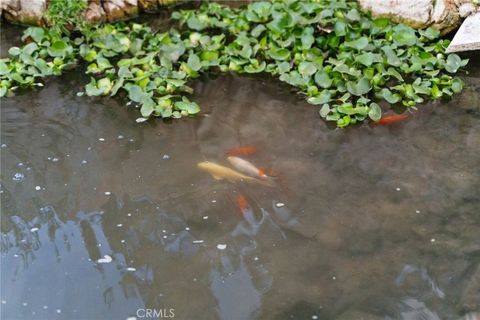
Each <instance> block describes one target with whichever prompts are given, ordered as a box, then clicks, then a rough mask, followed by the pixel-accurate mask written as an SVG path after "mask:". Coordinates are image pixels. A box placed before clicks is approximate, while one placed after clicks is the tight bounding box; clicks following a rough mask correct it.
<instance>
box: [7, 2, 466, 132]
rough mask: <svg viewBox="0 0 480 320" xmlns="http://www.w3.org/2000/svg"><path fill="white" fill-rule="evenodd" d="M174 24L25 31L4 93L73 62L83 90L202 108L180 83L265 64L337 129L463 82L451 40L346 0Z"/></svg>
mask: <svg viewBox="0 0 480 320" xmlns="http://www.w3.org/2000/svg"><path fill="white" fill-rule="evenodd" d="M172 18H173V19H175V20H177V21H178V23H179V30H178V31H177V29H175V28H171V29H170V30H169V31H167V32H157V33H155V32H152V30H151V29H150V28H149V27H148V26H146V25H142V24H137V23H130V24H125V23H118V24H115V25H109V24H104V25H98V26H88V25H83V24H81V27H79V28H77V29H78V31H80V32H72V33H71V34H70V35H69V36H68V35H67V34H65V33H62V32H59V31H58V30H56V29H55V28H54V29H51V30H47V29H41V28H29V29H27V30H26V31H25V34H24V36H23V39H24V40H26V39H29V40H30V41H31V42H30V43H28V44H26V45H25V46H23V47H22V48H16V47H14V48H11V49H10V50H9V53H10V55H11V57H10V58H8V59H2V60H0V96H4V95H9V94H11V93H12V92H13V91H14V90H15V89H16V88H17V87H29V86H33V85H39V83H38V81H39V79H40V78H42V77H45V76H49V75H58V74H61V73H62V71H63V70H64V69H66V68H68V67H70V66H72V65H75V64H77V63H78V62H79V61H80V60H81V61H84V62H86V63H87V68H86V73H88V74H91V79H90V82H89V83H88V84H87V85H86V86H85V93H86V94H87V95H89V96H105V95H110V96H113V95H116V94H118V93H119V92H122V91H123V92H125V93H126V95H127V96H128V99H129V100H130V101H132V102H133V103H134V104H135V105H138V106H140V111H141V115H142V118H139V119H138V121H139V122H140V121H144V120H146V119H148V118H149V117H151V116H157V117H162V118H180V117H182V116H187V115H192V114H196V113H198V112H199V110H200V108H199V106H198V104H196V103H195V102H192V101H190V100H189V99H188V98H187V96H186V95H187V94H190V93H192V88H190V87H189V86H188V84H189V82H190V81H191V80H192V79H195V78H198V77H199V76H200V74H202V73H204V72H237V73H241V74H253V73H268V74H270V75H272V76H274V77H277V78H279V79H280V80H281V81H283V82H286V83H288V84H290V85H291V86H293V87H295V88H296V89H297V90H298V92H299V93H300V94H302V95H304V96H305V97H306V99H307V101H308V102H309V103H311V104H314V105H318V106H319V114H320V116H321V117H322V118H324V119H326V120H327V121H335V122H336V124H337V125H338V126H339V127H345V126H348V125H349V124H354V123H358V122H362V121H364V120H366V119H371V120H373V121H378V120H379V119H380V118H381V115H382V109H381V107H380V105H379V102H380V101H382V100H385V101H386V102H387V103H388V104H390V105H397V104H398V105H401V106H404V107H405V108H412V109H415V108H416V105H417V104H419V103H422V102H424V101H425V100H426V99H438V98H441V97H444V96H451V95H453V94H454V93H458V92H460V91H461V90H462V88H463V82H462V80H461V79H460V78H458V77H453V76H452V75H453V74H454V73H456V72H457V71H458V70H459V69H460V68H461V67H464V66H465V65H466V64H467V62H468V60H462V59H461V58H460V57H459V56H458V55H456V54H449V55H447V54H445V48H446V47H447V46H448V44H449V40H446V39H441V38H440V34H439V32H438V31H436V30H434V29H432V28H429V29H426V30H414V29H412V28H410V27H408V26H406V25H403V24H395V23H392V22H390V21H389V20H388V19H372V18H371V17H370V16H369V15H368V14H367V13H364V12H362V11H360V9H359V7H358V4H357V3H356V2H354V1H345V0H343V1H328V0H317V1H315V0H311V1H298V0H288V1H271V2H267V1H263V2H255V3H251V4H249V5H248V6H246V7H244V8H240V9H233V8H230V7H227V6H223V5H220V4H217V3H206V4H203V5H202V6H201V7H200V8H199V9H196V10H180V11H177V12H174V13H173V14H172Z"/></svg>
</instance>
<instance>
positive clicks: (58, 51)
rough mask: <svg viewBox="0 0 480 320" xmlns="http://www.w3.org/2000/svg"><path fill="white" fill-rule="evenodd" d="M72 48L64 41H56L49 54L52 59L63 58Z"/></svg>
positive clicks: (49, 49) (49, 48)
mask: <svg viewBox="0 0 480 320" xmlns="http://www.w3.org/2000/svg"><path fill="white" fill-rule="evenodd" d="M70 50H71V47H70V46H69V45H68V44H67V43H66V42H65V41H63V40H58V41H55V42H54V43H53V44H52V45H51V46H50V47H48V49H47V51H48V54H49V55H51V56H52V57H62V56H65V55H66V54H67V53H68V52H69V51H70Z"/></svg>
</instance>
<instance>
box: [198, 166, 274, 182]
mask: <svg viewBox="0 0 480 320" xmlns="http://www.w3.org/2000/svg"><path fill="white" fill-rule="evenodd" d="M197 167H198V168H199V169H200V170H203V171H205V172H208V173H210V174H211V175H212V177H213V178H214V179H217V180H221V179H225V180H228V181H230V182H237V181H244V182H249V183H258V184H262V185H265V186H269V187H271V185H270V184H269V183H268V182H266V181H262V180H259V179H256V178H253V177H249V176H247V175H244V174H242V173H240V172H237V171H235V170H232V169H230V168H227V167H224V166H222V165H219V164H217V163H213V162H209V161H203V162H200V163H198V164H197Z"/></svg>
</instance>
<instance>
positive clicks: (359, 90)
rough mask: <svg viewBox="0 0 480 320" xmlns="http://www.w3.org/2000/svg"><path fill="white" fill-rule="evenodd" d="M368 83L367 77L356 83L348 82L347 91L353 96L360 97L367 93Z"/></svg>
mask: <svg viewBox="0 0 480 320" xmlns="http://www.w3.org/2000/svg"><path fill="white" fill-rule="evenodd" d="M371 88H372V87H371V85H370V81H369V80H368V78H367V77H363V78H361V79H360V80H359V81H358V82H354V81H348V82H347V90H348V92H350V93H351V94H353V95H355V96H361V95H364V94H366V93H368V92H369V91H370V89H371Z"/></svg>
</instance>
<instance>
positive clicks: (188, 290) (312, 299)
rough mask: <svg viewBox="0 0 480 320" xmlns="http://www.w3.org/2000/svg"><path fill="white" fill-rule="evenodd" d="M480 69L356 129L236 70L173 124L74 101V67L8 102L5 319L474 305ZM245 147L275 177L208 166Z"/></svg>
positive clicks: (444, 311) (309, 313)
mask: <svg viewBox="0 0 480 320" xmlns="http://www.w3.org/2000/svg"><path fill="white" fill-rule="evenodd" d="M2 41H4V39H3V38H2ZM479 79H480V68H479V66H478V65H476V66H475V65H474V66H472V70H471V72H470V74H469V75H468V77H466V78H465V80H466V82H467V87H466V90H465V92H464V93H463V94H461V95H459V96H457V97H456V98H455V99H456V100H454V101H450V102H448V101H444V102H443V103H441V104H440V103H439V104H435V105H433V104H431V105H427V106H425V107H424V108H422V110H420V111H419V112H416V113H415V114H414V115H413V116H412V117H411V119H410V120H409V121H406V122H404V123H402V124H397V125H394V126H385V127H369V126H364V127H357V128H350V129H347V130H331V129H329V128H328V127H327V126H326V125H325V124H324V123H322V122H321V121H319V119H318V116H317V110H316V109H315V108H313V107H311V106H308V105H306V104H304V103H303V102H301V99H298V97H295V95H293V94H292V93H291V92H290V91H289V89H288V88H286V87H284V86H282V85H281V84H278V83H274V82H262V80H261V79H250V78H239V77H235V76H225V77H222V78H219V79H211V80H210V81H206V82H198V83H197V84H196V92H197V96H196V97H195V99H196V101H198V102H199V103H200V104H201V105H202V107H203V113H202V115H200V116H199V117H197V118H196V119H182V120H179V121H175V122H173V123H163V122H161V121H151V122H147V123H144V124H142V125H139V124H137V123H135V121H134V119H135V118H136V117H137V111H136V110H132V109H131V108H126V107H125V106H124V101H122V99H118V100H112V99H107V98H105V99H89V98H85V97H81V98H79V97H76V95H75V93H76V92H75V90H72V88H80V86H81V85H82V84H84V83H86V82H88V79H86V78H83V77H82V76H80V75H79V74H76V73H70V74H67V75H65V76H64V77H62V78H61V79H58V80H56V79H52V80H49V81H48V83H47V85H46V86H45V88H44V89H43V90H40V91H32V92H30V93H28V94H27V95H24V96H19V97H14V98H9V99H6V100H2V108H1V112H2V118H1V121H2V127H1V131H2V141H1V148H0V150H1V161H2V162H1V188H0V193H1V200H2V212H1V215H2V219H1V242H0V245H1V254H2V264H1V271H2V278H1V288H2V289H1V293H0V295H1V300H2V304H1V317H2V319H3V318H4V319H57V318H58V319H127V318H128V317H134V316H136V310H137V309H139V308H156V309H163V308H166V309H169V308H174V309H175V314H176V317H177V318H179V319H194V318H199V317H201V318H202V319H203V318H204V319H215V318H220V319H252V318H261V319H290V318H291V319H316V318H318V319H361V318H365V319H385V318H390V319H437V318H440V319H444V318H446V319H451V318H454V319H456V318H460V317H462V316H464V315H466V314H470V316H472V314H473V312H478V311H479V309H480V306H479V301H480V299H479V297H478V289H479V285H480V280H479V279H480V272H479V270H480V264H479V260H478V256H479V253H480V236H479V233H478V223H479V221H478V214H477V212H478V211H480V210H479V209H480V197H479V194H478V190H480V172H479V171H478V170H477V168H478V167H479V165H480V158H479V156H478V150H479V147H480V123H479V121H480V118H479V117H478V116H476V115H477V114H478V111H479V110H480V95H479V94H478V92H480V82H479ZM242 145H254V146H256V147H257V149H258V153H257V154H254V155H251V156H250V157H249V158H248V160H249V161H251V162H252V163H254V164H255V165H256V166H262V167H267V168H269V169H271V170H272V171H275V172H277V173H278V174H279V175H280V178H281V183H279V184H278V187H276V188H265V187H263V186H261V185H244V184H241V183H238V184H232V183H229V182H225V181H217V180H214V179H212V178H211V177H210V176H209V175H208V174H205V173H204V172H201V171H199V170H198V169H197V168H196V164H197V163H198V162H201V161H205V160H210V161H215V162H218V163H221V164H224V165H228V162H227V160H226V158H225V152H226V151H227V150H229V149H231V148H233V147H237V146H242ZM240 195H242V196H243V197H244V198H245V199H246V201H247V203H248V206H239V205H238V201H237V199H238V197H239V196H240Z"/></svg>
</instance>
